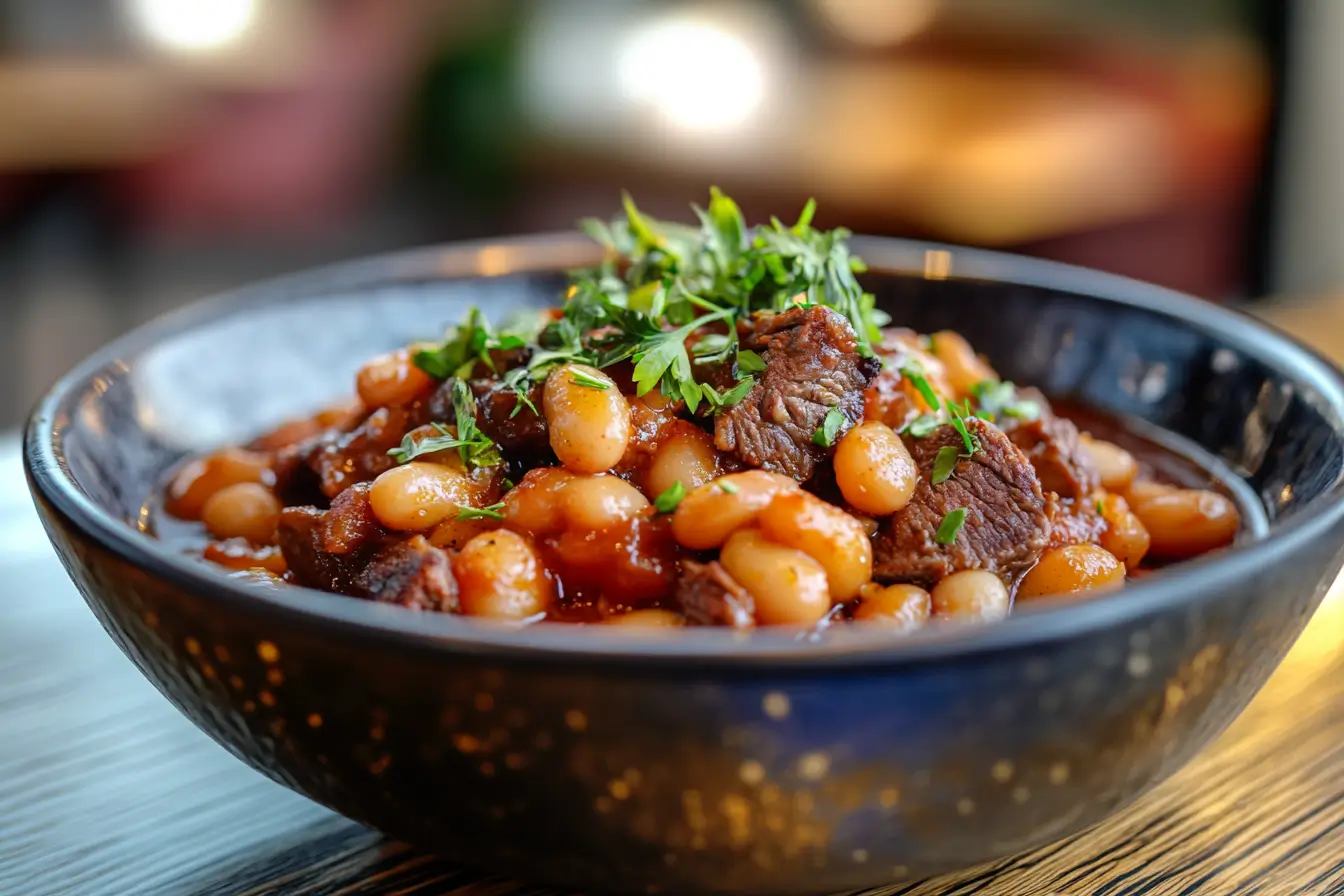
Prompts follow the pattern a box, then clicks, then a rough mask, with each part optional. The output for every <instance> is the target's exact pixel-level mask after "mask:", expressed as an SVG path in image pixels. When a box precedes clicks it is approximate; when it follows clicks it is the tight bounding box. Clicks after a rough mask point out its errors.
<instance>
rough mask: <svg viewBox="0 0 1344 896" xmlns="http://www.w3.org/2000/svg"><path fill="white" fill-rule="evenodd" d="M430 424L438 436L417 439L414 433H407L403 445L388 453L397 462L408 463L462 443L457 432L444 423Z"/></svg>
mask: <svg viewBox="0 0 1344 896" xmlns="http://www.w3.org/2000/svg"><path fill="white" fill-rule="evenodd" d="M430 426H432V427H433V428H434V430H435V431H436V432H437V433H438V435H437V436H426V437H424V438H421V439H416V438H415V436H414V434H413V433H407V434H406V435H405V437H403V438H402V440H401V445H400V446H399V447H397V448H393V449H391V450H390V451H388V452H387V453H388V454H389V455H390V456H391V457H392V459H393V460H395V461H396V462H397V463H399V464H406V463H410V462H411V461H413V460H415V459H416V458H417V457H420V456H422V455H425V454H435V453H437V452H439V451H447V450H449V449H451V448H457V447H458V446H460V445H461V444H462V440H461V439H459V438H458V437H457V434H456V433H454V432H453V431H452V430H451V429H449V428H448V427H446V426H444V425H443V424H442V423H431V424H430Z"/></svg>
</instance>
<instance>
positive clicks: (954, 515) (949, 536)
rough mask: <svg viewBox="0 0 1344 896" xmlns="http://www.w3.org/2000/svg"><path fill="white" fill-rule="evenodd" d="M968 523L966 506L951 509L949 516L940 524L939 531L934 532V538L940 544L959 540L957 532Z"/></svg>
mask: <svg viewBox="0 0 1344 896" xmlns="http://www.w3.org/2000/svg"><path fill="white" fill-rule="evenodd" d="M965 523H966V508H965V507H958V508H957V509H956V510H950V511H948V513H947V516H945V517H943V521H942V523H940V524H939V526H938V531H937V532H935V533H934V535H933V540H934V541H936V542H938V544H952V543H953V542H955V541H956V540H957V533H959V532H960V531H961V527H962V526H963V525H965Z"/></svg>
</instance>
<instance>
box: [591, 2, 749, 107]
mask: <svg viewBox="0 0 1344 896" xmlns="http://www.w3.org/2000/svg"><path fill="white" fill-rule="evenodd" d="M617 77H618V81H619V84H620V88H621V93H622V95H623V96H624V97H625V98H626V99H629V100H633V101H635V102H639V103H647V104H649V105H652V106H653V107H654V108H656V109H657V110H658V111H659V112H660V113H661V114H663V115H664V116H665V117H666V118H667V119H668V120H669V121H671V122H672V123H674V124H676V125H680V126H682V127H686V128H691V129H695V130H726V129H729V128H732V127H734V126H736V125H740V124H742V123H744V122H745V121H747V120H748V119H749V118H750V117H751V115H752V113H753V112H755V111H756V109H757V108H758V107H759V106H760V105H761V101H762V100H763V99H764V98H765V66H764V65H763V64H762V62H761V59H760V57H759V56H758V55H757V53H756V52H755V50H753V49H752V47H751V46H750V45H749V44H748V43H747V42H746V41H745V40H743V39H742V38H741V37H739V36H737V35H735V34H732V33H730V32H729V31H727V30H725V29H724V28H722V27H719V26H717V25H713V24H710V23H708V22H702V21H698V20H695V19H684V18H679V19H664V20H662V21H657V22H654V23H651V24H649V25H646V26H644V27H643V28H641V29H640V30H639V31H636V32H635V33H634V34H633V35H632V36H631V38H630V40H629V42H628V43H627V44H626V46H625V47H624V48H622V50H621V53H620V56H619V58H618V60H617Z"/></svg>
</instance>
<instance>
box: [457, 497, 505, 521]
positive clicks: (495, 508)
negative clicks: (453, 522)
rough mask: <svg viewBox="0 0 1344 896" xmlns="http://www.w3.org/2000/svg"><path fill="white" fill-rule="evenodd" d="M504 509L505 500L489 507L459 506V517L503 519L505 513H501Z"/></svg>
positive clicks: (466, 518) (462, 519)
mask: <svg viewBox="0 0 1344 896" xmlns="http://www.w3.org/2000/svg"><path fill="white" fill-rule="evenodd" d="M503 509H504V502H503V501H500V502H499V503H498V504H491V505H490V506H489V507H459V508H457V519H458V520H459V521H464V520H502V519H504V514H502V513H500V511H501V510H503Z"/></svg>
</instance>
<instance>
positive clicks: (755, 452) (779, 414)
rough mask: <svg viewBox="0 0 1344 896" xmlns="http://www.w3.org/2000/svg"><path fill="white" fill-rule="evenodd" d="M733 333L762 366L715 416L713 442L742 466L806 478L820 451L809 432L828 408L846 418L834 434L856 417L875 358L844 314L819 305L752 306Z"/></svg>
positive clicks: (875, 369)
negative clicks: (747, 321)
mask: <svg viewBox="0 0 1344 896" xmlns="http://www.w3.org/2000/svg"><path fill="white" fill-rule="evenodd" d="M739 338H740V339H741V343H742V346H743V347H744V348H749V349H752V350H753V351H756V352H758V353H759V354H760V355H761V358H762V360H764V361H765V364H766V368H765V370H764V371H762V372H761V373H760V374H759V378H758V380H757V382H756V385H755V386H754V387H753V388H752V390H751V391H750V392H748V393H747V397H746V398H744V399H743V400H742V401H740V402H738V403H737V404H735V405H733V406H732V407H730V408H728V409H727V410H726V411H725V412H724V413H722V414H720V415H719V416H718V417H717V418H716V419H715V421H714V443H715V445H717V446H718V448H719V449H720V450H721V451H728V452H732V453H734V454H736V455H737V457H739V458H740V459H741V460H742V461H744V462H745V463H746V464H747V465H748V466H752V467H761V468H764V469H766V470H771V471H774V472H777V473H783V474H785V475H786V476H792V477H793V478H794V479H797V480H799V481H806V480H808V479H809V478H811V476H812V473H813V471H814V470H815V469H816V465H817V462H818V461H819V460H821V459H822V458H823V457H824V456H825V454H826V450H827V449H825V448H823V447H821V446H818V445H816V444H814V443H813V441H812V436H813V434H814V433H815V432H816V431H817V429H818V428H820V427H821V425H822V421H823V420H825V418H826V414H827V412H828V411H830V410H831V408H837V409H839V411H840V413H842V414H843V415H844V417H845V423H844V425H842V426H841V427H840V432H841V434H843V433H844V432H846V431H848V430H849V429H850V428H851V427H853V426H854V425H855V424H857V423H859V422H860V421H861V420H863V393H864V390H865V389H867V388H868V385H869V383H871V382H872V381H873V377H875V376H876V375H877V372H878V369H879V368H880V366H881V365H880V362H879V361H878V360H877V359H876V358H864V357H862V356H861V355H860V354H859V352H858V342H857V340H856V338H855V336H854V330H853V328H851V327H850V325H849V321H847V320H846V319H845V318H844V317H843V316H842V315H840V314H838V313H836V312H835V311H832V310H831V309H829V308H826V307H823V306H820V305H813V306H808V307H801V306H800V307H796V308H791V309H789V310H788V311H784V312H782V313H779V314H772V313H769V312H763V313H758V314H756V315H755V316H754V318H753V320H752V323H751V326H750V327H749V328H747V329H746V330H745V331H744V332H743V333H742V334H741V335H740V337H739Z"/></svg>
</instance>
